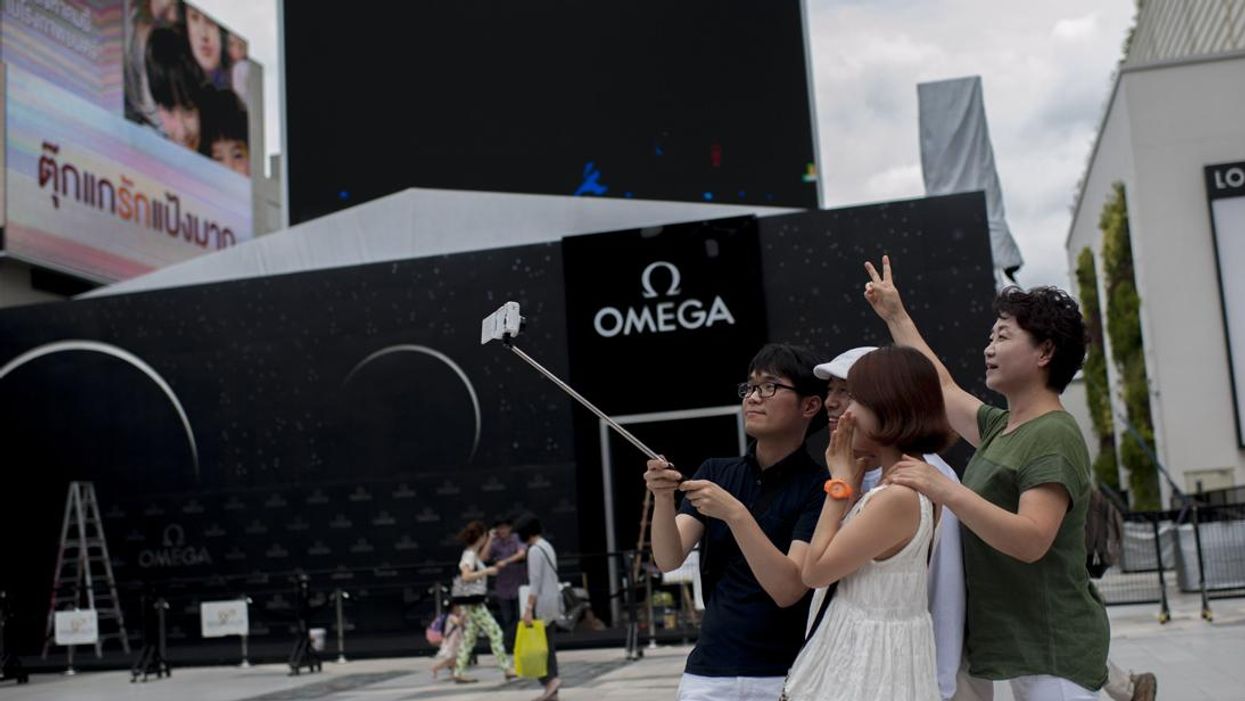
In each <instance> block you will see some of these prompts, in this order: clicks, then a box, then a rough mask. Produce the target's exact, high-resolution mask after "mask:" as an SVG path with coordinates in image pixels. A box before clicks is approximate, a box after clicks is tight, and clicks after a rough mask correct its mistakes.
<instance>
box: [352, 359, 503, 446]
mask: <svg viewBox="0 0 1245 701" xmlns="http://www.w3.org/2000/svg"><path fill="white" fill-rule="evenodd" d="M392 353H422V354H424V355H427V356H431V357H433V358H436V359H437V360H440V361H441V362H443V363H445V364H446V365H448V366H449V368H450V369H451V370H453V371H454V374H456V375H458V379H460V380H462V381H463V385H464V386H465V387H466V388H467V396H469V397H471V407H472V409H473V410H474V411H475V420H476V430H475V438H474V439H473V440H472V442H471V454H470V455H469V456H467V462H471V461H473V460H475V457H476V451H477V450H478V449H479V448H480V423H481V422H480V399H479V397H477V396H476V389H475V387H473V386H472V385H471V379H470V378H468V377H467V373H465V372H463V369H462V368H461V367H459V365H458V363H455V362H454V361H453V359H451V358H450V357H449V356H448V355H446V354H444V353H442V352H441V351H439V350H436V349H434V348H429V347H428V346H419V345H413V344H401V345H396V346H388V347H386V348H382V349H380V350H378V351H376V352H375V353H372V354H371V355H369V356H367V357H366V358H364V359H363V360H360V361H359V363H358V364H357V365H355V366H354V368H352V369H351V370H350V372H348V373H346V379H344V380H342V386H343V387H345V386H346V385H347V384H348V383H349V382H350V379H351V378H352V377H354V376H355V373H357V372H359V370H361V369H363V366H364V365H367V364H368V363H370V362H372V361H373V360H376V359H377V358H379V357H381V356H385V355H390V354H392Z"/></svg>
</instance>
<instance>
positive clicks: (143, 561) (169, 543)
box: [138, 523, 212, 569]
mask: <svg viewBox="0 0 1245 701" xmlns="http://www.w3.org/2000/svg"><path fill="white" fill-rule="evenodd" d="M161 541H162V542H161V545H162V546H163V547H161V548H160V549H158V550H156V549H147V550H143V551H141V552H140V553H139V554H138V566H139V567H142V568H143V569H147V568H150V567H193V566H195V565H210V564H212V556H211V555H209V554H208V551H207V548H202V547H200V548H195V547H193V546H188V545H186V531H185V530H184V529H183V528H182V527H181V526H179V525H178V524H176V523H172V524H169V525H168V526H166V527H165V528H164V534H163V538H161Z"/></svg>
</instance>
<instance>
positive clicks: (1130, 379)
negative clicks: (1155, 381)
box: [1098, 182, 1160, 509]
mask: <svg viewBox="0 0 1245 701" xmlns="http://www.w3.org/2000/svg"><path fill="white" fill-rule="evenodd" d="M1098 228H1099V229H1101V230H1102V266H1103V278H1104V282H1105V286H1104V287H1105V291H1106V295H1107V336H1108V337H1109V338H1110V339H1111V360H1112V361H1113V362H1114V363H1115V366H1116V368H1118V369H1119V373H1120V390H1121V393H1122V395H1123V397H1122V398H1123V400H1124V409H1125V413H1126V418H1127V419H1128V422H1129V423H1130V424H1132V425H1133V427H1134V428H1136V430H1137V433H1139V434H1141V439H1142V440H1144V441H1145V444H1146V446H1147V447H1148V448H1149V449H1150V451H1153V450H1154V427H1153V424H1152V423H1151V420H1150V384H1149V380H1148V379H1147V377H1146V363H1145V344H1144V339H1142V337H1141V297H1140V295H1138V293H1137V281H1136V277H1135V275H1134V271H1133V248H1132V240H1131V238H1130V237H1129V230H1128V202H1127V200H1126V199H1125V195H1124V184H1123V183H1119V182H1117V183H1115V184H1114V185H1113V186H1112V191H1111V195H1110V196H1109V197H1108V198H1107V202H1106V204H1104V205H1103V208H1102V214H1101V216H1100V217H1099V219H1098ZM1109 410H1110V409H1109V408H1108V411H1109ZM1119 459H1120V462H1121V463H1122V464H1123V465H1124V467H1126V468H1128V471H1129V477H1128V487H1129V491H1130V492H1131V493H1132V502H1133V507H1134V508H1136V509H1157V508H1159V494H1160V493H1159V480H1158V468H1157V466H1156V465H1155V464H1154V461H1153V460H1151V459H1150V457H1149V455H1148V454H1147V451H1146V447H1143V446H1142V444H1141V443H1139V442H1138V440H1137V437H1136V436H1134V435H1133V434H1132V433H1131V432H1127V431H1126V432H1125V433H1124V436H1123V439H1122V440H1121V441H1120V456H1119Z"/></svg>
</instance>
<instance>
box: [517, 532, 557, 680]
mask: <svg viewBox="0 0 1245 701" xmlns="http://www.w3.org/2000/svg"><path fill="white" fill-rule="evenodd" d="M514 530H515V533H518V534H519V540H521V541H523V542H525V543H527V582H528V586H529V587H530V588H529V589H528V594H527V597H526V598H524V599H522V600H521V601H520V602H519V603H520V604H521V605H522V606H523V623H522V625H520V626H519V633H518V640H524V639H525V638H527V639H528V640H526V641H525V642H528V643H536V641H535V640H531V638H534V637H535V636H536V635H537V634H538V631H537V629H536V624H537V623H538V622H539V623H542V624H543V627H544V633H545V635H544V643H545V645H546V647H547V648H548V654H547V656H546V658H545V659H546V664H545V670H544V675H543V676H541V677H540V683H541V684H544V685H545V693H544V694H542V695H540V696H539V697H537V701H556V699H557V698H558V687H560V686H562V680H561V679H559V678H558V656H557V652H556V650H555V649H554V645H553V623H554V621H557V620H558V618H560V617H561V615H562V610H561V609H562V592H561V588H560V587H559V586H558V554H557V552H556V551H554V549H553V546H552V545H550V544H549V541H547V540H545V539H544V538H542V537H541V526H540V520H539V519H537V518H536V517H535V516H531V515H526V516H523V517H521V518H519V519H518V521H517V522H515V524H514ZM537 619H539V621H538V620H537ZM519 644H520V643H519V642H518V641H516V643H515V646H516V647H518V646H519ZM524 662H525V664H524V672H527V671H528V669H527V664H526V660H525V661H524ZM523 676H528V675H527V674H526V673H525V674H524V675H523Z"/></svg>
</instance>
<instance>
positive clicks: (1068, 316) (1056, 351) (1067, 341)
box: [994, 286, 1089, 393]
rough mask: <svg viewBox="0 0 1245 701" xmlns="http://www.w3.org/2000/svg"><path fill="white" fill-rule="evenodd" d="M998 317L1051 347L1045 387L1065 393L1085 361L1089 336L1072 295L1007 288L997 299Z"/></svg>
mask: <svg viewBox="0 0 1245 701" xmlns="http://www.w3.org/2000/svg"><path fill="white" fill-rule="evenodd" d="M994 313H995V315H996V316H999V317H1003V316H1006V317H1008V318H1011V319H1015V320H1016V324H1017V325H1019V326H1020V328H1022V329H1024V330H1025V331H1026V332H1027V333H1028V334H1029V335H1030V336H1032V337H1033V342H1034V343H1036V344H1038V345H1041V344H1043V343H1046V342H1047V341H1049V342H1050V344H1051V349H1052V350H1051V359H1050V365H1049V366H1048V367H1047V376H1046V386H1047V387H1049V388H1050V389H1053V390H1055V391H1056V392H1059V393H1063V390H1064V388H1066V387H1067V386H1068V383H1069V382H1071V381H1072V378H1073V377H1075V376H1076V371H1077V370H1080V369H1081V364H1082V363H1084V362H1085V347H1086V344H1087V343H1088V339H1089V335H1088V333H1087V332H1086V329H1085V317H1083V316H1081V307H1080V305H1078V304H1077V303H1076V300H1074V299H1072V295H1070V294H1068V293H1067V292H1065V291H1063V290H1061V289H1059V288H1058V287H1048V286H1043V287H1034V288H1032V289H1030V290H1029V291H1028V292H1026V291H1024V290H1022V289H1020V288H1019V287H1015V286H1012V287H1006V288H1004V289H1003V290H1002V291H1001V292H999V294H998V296H997V297H995V298H994Z"/></svg>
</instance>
